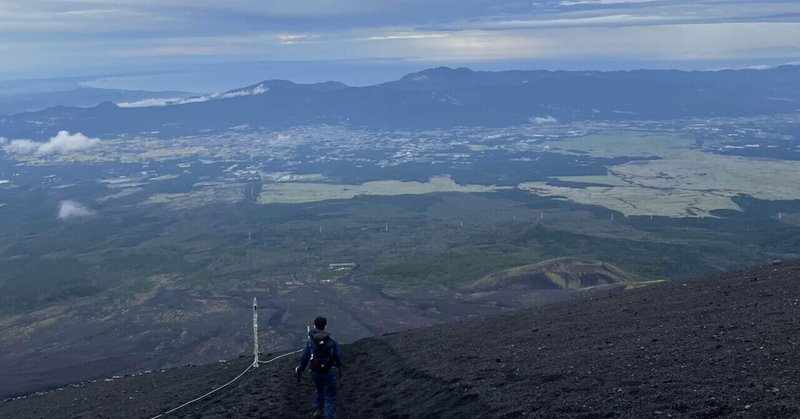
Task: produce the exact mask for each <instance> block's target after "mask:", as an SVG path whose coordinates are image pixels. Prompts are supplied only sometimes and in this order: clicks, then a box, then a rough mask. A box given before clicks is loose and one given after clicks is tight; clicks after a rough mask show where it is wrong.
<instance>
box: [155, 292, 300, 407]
mask: <svg viewBox="0 0 800 419" xmlns="http://www.w3.org/2000/svg"><path fill="white" fill-rule="evenodd" d="M302 351H303V350H302V349H298V350H296V351H292V352H288V353H285V354H283V355H278V356H276V357H273V358H272V359H270V360H268V361H261V360H259V359H258V305H257V304H256V299H255V298H253V352H254V355H255V360H254V361H253V363H252V364H250V365H248V366H247V368H245V370H244V371H242V372H241V373H239V375H237V376H236V377H234V378H233V379H232V380H230V381H228V382H227V383H225V384H223V385H221V386H219V387H217V388H215V389H213V390H211V391H209V392H208V393H206V394H203V395H202V396H199V397H196V398H194V399H192V400H189V401H188V402H186V403H184V404H182V405H180V406H178V407H175V408H172V409H170V410H167V411H166V412H164V413H161V414H159V415H156V416H153V417H152V418H150V419H158V418H162V417H164V416H166V415H169V414H171V413H174V412H177V411H178V410H180V409H183V408H184V407H186V406H189V405H190V404H192V403H196V402H199V401H200V400H203V399H205V398H206V397H208V396H210V395H212V394H214V393H216V392H218V391H220V390H222V389H223V388H225V387H228V386H229V385H231V384H233V383H235V382H236V381H237V380H238V379H240V378H242V377H243V376H244V375H245V374H247V373H248V372H249V371H250V370H252V369H255V368H258V365H259V364H269V363H270V362H273V361H277V360H279V359H281V358H284V357H287V356H289V355H293V354H296V353H299V352H302Z"/></svg>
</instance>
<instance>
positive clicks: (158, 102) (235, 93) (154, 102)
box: [117, 84, 269, 108]
mask: <svg viewBox="0 0 800 419" xmlns="http://www.w3.org/2000/svg"><path fill="white" fill-rule="evenodd" d="M268 91H269V87H266V86H264V85H263V84H259V85H258V86H256V87H253V88H252V89H239V90H232V91H230V92H225V93H214V94H212V95H204V96H192V97H187V98H163V99H144V100H137V101H135V102H120V103H117V106H119V107H120V108H144V107H148V106H169V105H185V104H187V103H200V102H208V101H209V100H215V99H231V98H234V97H241V96H254V95H261V94H264V93H267V92H268Z"/></svg>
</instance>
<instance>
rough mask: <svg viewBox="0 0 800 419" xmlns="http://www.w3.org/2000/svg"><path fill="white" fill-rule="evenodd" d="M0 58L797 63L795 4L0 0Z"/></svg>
mask: <svg viewBox="0 0 800 419" xmlns="http://www.w3.org/2000/svg"><path fill="white" fill-rule="evenodd" d="M0 54H1V55H2V57H3V59H2V60H0V79H19V78H44V77H67V76H78V75H97V74H116V73H123V72H142V71H157V72H167V74H161V75H159V76H154V75H149V76H146V77H145V76H136V77H116V78H111V79H109V78H106V79H105V80H100V81H97V82H95V84H96V85H108V86H111V87H136V88H169V87H174V88H181V89H189V88H191V90H206V91H209V90H218V89H220V88H224V87H226V86H227V84H230V86H231V87H235V86H238V85H241V84H246V83H247V82H250V81H252V82H255V81H258V80H261V79H266V78H288V79H293V80H297V81H315V80H327V79H338V80H342V81H345V82H347V83H351V84H365V83H373V82H376V81H380V80H387V79H391V78H396V77H397V76H400V75H402V74H403V73H406V72H409V71H413V70H419V69H423V68H426V67H431V66H438V65H447V66H470V67H473V68H483V69H503V68H520V69H533V68H549V69H555V68H566V69H616V68H619V69H629V68H641V67H650V68H700V69H708V68H719V67H730V66H740V67H745V66H757V65H765V64H766V65H775V64H779V63H784V62H793V61H800V2H799V1H796V0H791V1H790V0H783V1H756V2H753V1H739V0H726V1H722V0H696V1H664V0H575V1H572V0H561V1H554V0H540V1H500V0H438V1H437V0H430V1H422V0H394V1H389V0H283V1H278V0H233V1H218V0H217V1H211V0H0ZM243 62H258V64H255V65H252V64H243ZM220 63H225V64H220ZM170 78H172V81H170ZM195 79H196V80H195ZM222 80H224V81H222ZM226 83H227V84H226ZM176 84H177V85H176ZM181 84H183V85H181Z"/></svg>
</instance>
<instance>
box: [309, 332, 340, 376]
mask: <svg viewBox="0 0 800 419" xmlns="http://www.w3.org/2000/svg"><path fill="white" fill-rule="evenodd" d="M309 338H310V339H311V344H312V349H313V351H312V352H311V370H312V371H315V372H328V370H330V369H331V366H332V365H333V363H334V359H333V340H332V339H331V336H330V335H329V334H328V333H327V332H316V333H312V334H311V335H310V336H309Z"/></svg>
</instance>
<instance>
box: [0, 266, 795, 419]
mask: <svg viewBox="0 0 800 419" xmlns="http://www.w3.org/2000/svg"><path fill="white" fill-rule="evenodd" d="M798 285H800V261H794V262H789V263H783V264H780V265H771V266H763V267H758V268H753V269H749V270H744V271H738V272H733V273H727V274H721V275H719V276H715V277H710V278H706V279H702V280H695V281H688V282H673V283H662V284H656V285H652V286H649V287H643V288H638V289H634V290H629V291H627V292H624V293H621V294H617V295H614V296H611V297H607V298H599V299H589V298H587V299H582V300H575V301H571V302H567V303H561V304H556V305H551V306H547V307H543V308H538V309H526V310H519V311H514V312H509V313H507V314H502V315H498V316H490V317H486V318H483V319H479V320H469V321H463V322H459V323H452V324H446V325H440V326H433V327H428V328H423V329H416V330H411V331H407V332H402V333H397V334H392V335H386V336H380V337H375V338H368V339H364V340H361V341H358V342H356V343H354V344H351V345H345V346H344V348H343V351H344V354H345V363H346V365H347V368H346V370H345V376H344V380H343V386H342V388H341V396H340V398H341V403H340V406H339V407H340V409H339V412H340V416H342V417H351V418H361V417H480V416H486V417H496V416H504V417H517V416H523V415H525V416H529V417H660V416H663V417H667V415H672V417H704V418H711V417H720V416H745V417H759V418H762V417H795V416H798V415H800V401H799V400H800V385H799V384H798V378H799V377H800V351H798V345H800V333H798V331H800V287H798ZM332 332H333V333H334V334H335V329H334V330H332ZM290 358H291V357H289V358H286V359H282V360H280V361H278V362H276V363H274V364H270V365H266V366H264V367H262V368H259V369H258V370H257V371H255V372H250V373H248V374H246V375H245V376H244V377H243V378H242V380H240V382H238V383H236V384H235V385H234V386H232V387H231V388H229V389H225V390H224V391H221V392H220V393H218V394H216V395H214V396H213V397H211V398H209V399H208V400H204V401H202V402H200V403H198V404H195V405H192V406H190V407H187V408H186V409H185V410H182V411H180V412H178V413H180V415H178V416H186V417H265V416H269V417H289V418H291V417H308V414H309V412H308V409H307V407H308V403H309V402H310V399H311V392H312V389H311V386H310V384H309V382H308V380H305V381H304V383H303V384H302V387H300V388H298V387H297V384H296V383H295V382H294V381H293V380H292V377H291V369H292V367H293V365H294V362H295V361H294V360H292V359H290ZM247 364H248V360H246V359H242V360H239V361H235V362H233V363H229V364H218V365H209V366H202V367H186V368H179V369H175V370H169V371H167V372H164V373H154V374H146V375H142V376H137V377H131V378H124V379H119V380H114V381H112V382H108V383H106V382H98V383H93V384H89V385H85V386H84V387H83V388H69V389H65V390H63V391H55V392H51V393H48V394H45V395H41V396H32V397H28V398H27V399H22V400H17V401H11V402H5V403H0V416H2V417H40V416H41V417H132V416H133V417H135V416H146V415H145V412H152V413H153V414H155V413H158V412H159V411H161V410H165V409H166V408H170V407H173V406H176V405H178V404H180V402H182V401H186V400H189V399H191V398H192V397H195V396H197V395H199V394H202V393H204V392H206V391H208V390H210V389H211V388H213V387H214V386H215V385H217V384H221V383H224V382H225V381H227V380H228V379H230V378H231V377H233V376H235V375H236V374H238V373H239V372H240V371H241V370H242V369H244V367H246V365H247ZM148 414H149V413H148Z"/></svg>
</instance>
